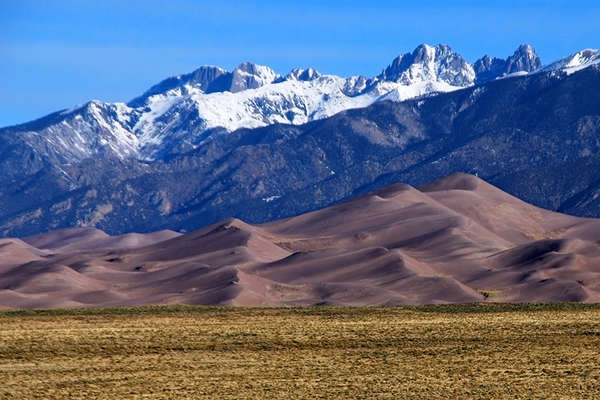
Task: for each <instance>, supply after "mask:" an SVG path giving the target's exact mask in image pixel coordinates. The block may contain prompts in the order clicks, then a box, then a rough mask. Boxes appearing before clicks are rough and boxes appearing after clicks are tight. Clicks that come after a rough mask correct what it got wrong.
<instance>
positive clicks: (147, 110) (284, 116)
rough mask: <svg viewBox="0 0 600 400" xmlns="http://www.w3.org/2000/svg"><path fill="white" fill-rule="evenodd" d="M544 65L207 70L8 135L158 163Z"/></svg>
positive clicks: (442, 57) (437, 54)
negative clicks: (225, 141) (206, 146)
mask: <svg viewBox="0 0 600 400" xmlns="http://www.w3.org/2000/svg"><path fill="white" fill-rule="evenodd" d="M598 60H599V55H598V51H597V50H584V51H582V52H579V53H577V54H575V55H573V56H571V57H569V58H566V59H564V60H561V61H558V62H556V63H554V64H551V65H549V66H548V67H547V68H549V69H552V70H555V69H565V70H567V71H574V70H576V69H581V68H584V67H585V66H587V65H591V64H593V63H595V62H598ZM540 67H541V62H540V59H539V57H538V56H537V54H536V53H535V50H534V49H533V48H532V47H531V46H528V45H521V46H520V47H519V48H518V49H517V50H516V51H515V53H514V54H513V55H512V56H510V57H508V58H507V59H506V60H502V59H498V58H492V57H489V56H484V57H483V58H481V59H479V60H477V61H476V62H475V64H473V65H471V64H470V63H468V62H467V61H466V60H464V59H463V57H462V56H461V55H460V54H458V53H456V52H454V51H453V50H452V49H451V48H450V47H449V46H446V45H437V46H429V45H426V44H423V45H420V46H418V47H417V48H416V49H415V50H414V51H413V52H412V53H406V54H403V55H400V56H398V57H397V58H395V59H394V60H393V61H392V63H391V64H390V65H389V66H387V67H386V68H384V69H383V71H382V72H381V74H379V75H378V76H375V77H372V78H367V77H364V76H351V77H348V78H342V77H339V76H335V75H328V74H322V73H320V72H318V71H316V70H314V69H313V68H306V69H300V68H296V69H294V70H292V71H290V72H289V73H288V74H287V75H285V76H281V75H279V74H277V73H276V72H275V71H273V70H272V69H271V68H269V67H266V66H261V65H256V64H252V63H250V62H245V63H242V64H240V65H239V66H238V67H237V68H235V69H234V70H233V71H226V70H224V69H222V68H219V67H214V66H205V67H200V68H198V69H197V70H195V71H193V72H191V73H189V74H184V75H178V76H174V77H170V78H168V79H165V80H163V81H162V82H160V83H158V84H157V85H155V86H152V87H151V88H150V89H148V90H147V91H146V92H145V93H144V94H142V95H141V96H139V97H137V98H135V99H133V100H132V101H130V102H129V103H127V104H125V103H103V102H100V101H91V102H89V103H87V104H84V105H82V106H79V107H74V108H72V109H70V110H64V111H60V112H57V113H54V114H51V115H49V116H46V117H44V118H41V119H39V120H36V121H33V122H30V123H26V124H22V125H18V126H13V127H9V128H4V129H0V133H2V132H13V133H14V132H19V133H20V137H21V138H22V140H23V141H25V142H26V143H27V144H29V145H30V146H31V147H32V148H34V149H35V151H37V152H38V153H42V154H43V155H44V156H45V157H47V158H49V159H52V160H55V161H57V162H60V163H64V164H68V163H72V162H77V161H81V160H84V159H86V158H89V157H92V156H95V157H97V156H105V157H117V158H119V159H127V158H135V159H141V160H156V159H161V158H162V157H164V156H166V155H169V154H179V153H184V152H186V151H189V150H192V149H194V148H196V147H197V146H199V145H200V144H201V143H203V142H204V141H206V140H210V138H211V137H213V136H214V135H218V134H222V133H226V132H232V131H235V130H237V129H240V128H257V127H263V126H267V125H271V124H276V123H280V124H293V125H299V124H304V123H307V122H310V121H314V120H318V119H323V118H327V117H329V116H332V115H333V114H336V113H338V112H340V111H344V110H348V109H353V108H361V107H366V106H368V105H370V104H372V103H374V102H377V101H382V100H392V101H403V100H407V99H410V98H415V97H419V96H423V95H431V94H435V93H441V92H450V91H454V90H457V89H461V88H465V87H468V86H472V85H474V84H479V83H482V82H486V81H489V80H493V79H496V78H500V77H505V76H512V75H516V74H526V73H530V72H532V71H539V70H540Z"/></svg>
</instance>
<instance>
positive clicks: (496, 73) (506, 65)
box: [473, 44, 542, 83]
mask: <svg viewBox="0 0 600 400" xmlns="http://www.w3.org/2000/svg"><path fill="white" fill-rule="evenodd" d="M541 66H542V62H541V60H540V58H539V57H538V55H537V53H536V52H535V49H534V48H533V47H532V46H530V45H528V44H522V45H520V46H519V47H518V48H517V50H515V52H514V53H513V55H512V56H510V57H508V58H506V59H501V58H497V57H490V56H489V55H487V54H486V55H485V56H483V57H482V58H480V59H479V60H477V61H475V64H473V69H474V70H475V73H476V76H477V77H476V79H475V83H483V82H487V81H490V80H493V79H496V78H501V77H503V76H506V75H510V74H515V73H528V72H533V71H536V70H538V69H540V68H541Z"/></svg>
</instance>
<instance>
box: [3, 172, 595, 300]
mask: <svg viewBox="0 0 600 400" xmlns="http://www.w3.org/2000/svg"><path fill="white" fill-rule="evenodd" d="M599 238H600V220H597V219H585V218H577V217H572V216H568V215H564V214H559V213H555V212H551V211H547V210H543V209H540V208H537V207H534V206H532V205H529V204H527V203H525V202H523V201H521V200H519V199H517V198H515V197H513V196H510V195H508V194H506V193H504V192H502V191H501V190H499V189H497V188H496V187H494V186H492V185H489V184H488V183H486V182H485V181H483V180H481V179H479V178H477V177H475V176H471V175H467V174H461V173H457V174H453V175H450V176H448V177H446V178H443V179H440V180H437V181H435V182H432V183H429V184H427V185H423V186H421V187H419V188H414V187H411V186H408V185H404V184H395V185H391V186H388V187H386V188H383V189H379V190H376V191H374V192H371V193H368V194H366V195H362V196H359V197H356V198H354V199H352V200H349V201H346V202H343V203H340V204H336V205H333V206H331V207H327V208H324V209H321V210H317V211H313V212H310V213H307V214H303V215H299V216H297V217H292V218H288V219H284V220H279V221H273V222H270V223H266V224H262V225H251V224H247V223H245V222H243V221H241V220H238V219H235V218H230V219H227V220H225V221H222V222H220V223H217V224H214V225H211V226H207V227H204V228H202V229H200V230H198V231H195V232H191V233H188V234H179V233H177V232H173V231H160V232H155V233H151V234H126V235H121V236H114V237H111V236H109V235H107V234H105V233H104V232H102V231H100V230H97V229H94V228H74V229H66V230H60V231H54V232H48V233H44V234H40V235H36V236H33V237H28V238H23V239H10V238H9V239H1V240H0V308H8V309H10V308H16V309H19V308H55V307H89V306H117V305H143V304H157V303H161V304H173V303H184V304H230V305H271V306H278V305H317V304H318V305H322V304H340V305H394V304H437V303H470V302H551V301H578V302H598V301H600V244H599V243H600V242H599Z"/></svg>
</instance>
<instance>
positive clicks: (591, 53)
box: [541, 49, 600, 74]
mask: <svg viewBox="0 0 600 400" xmlns="http://www.w3.org/2000/svg"><path fill="white" fill-rule="evenodd" d="M596 64H600V50H598V49H584V50H581V51H579V52H577V53H575V54H571V55H570V56H569V57H566V58H563V59H562V60H558V61H556V62H554V63H552V64H550V65H548V66H546V67H544V68H542V70H541V71H558V70H562V71H565V72H566V73H567V74H572V73H574V72H577V71H580V70H582V69H584V68H587V67H589V66H591V65H596Z"/></svg>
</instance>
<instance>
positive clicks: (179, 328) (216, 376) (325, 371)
mask: <svg viewBox="0 0 600 400" xmlns="http://www.w3.org/2000/svg"><path fill="white" fill-rule="evenodd" d="M0 398H1V399H34V398H40V399H49V398H56V399H112V400H114V399H128V398H132V399H134V398H135V399H143V398H152V399H182V398H194V399H201V398H216V399H269V398H272V399H287V398H293V399H309V398H310V399H315V398H316V399H319V398H341V399H373V398H382V399H401V398H427V399H435V398H455V399H456V398H488V399H489V398H496V399H500V398H502V399H509V398H527V399H531V398H557V399H558V398H573V399H598V398H600V306H593V305H570V304H562V305H561V304H558V305H545V306H531V305H529V306H527V305H526V306H507V305H487V306H443V307H418V308H330V307H318V308H292V309H282V308H278V309H269V308H266V309H265V308H214V307H213V308H209V307H186V306H175V307H146V308H120V309H89V310H70V311H69V310H59V311H23V312H4V313H0Z"/></svg>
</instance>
